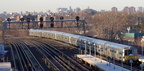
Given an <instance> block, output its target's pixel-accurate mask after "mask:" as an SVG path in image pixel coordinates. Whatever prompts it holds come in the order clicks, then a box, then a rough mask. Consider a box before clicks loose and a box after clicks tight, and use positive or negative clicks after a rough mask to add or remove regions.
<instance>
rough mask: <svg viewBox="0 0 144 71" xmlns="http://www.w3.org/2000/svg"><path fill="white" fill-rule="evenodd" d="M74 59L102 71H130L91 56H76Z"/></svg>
mask: <svg viewBox="0 0 144 71" xmlns="http://www.w3.org/2000/svg"><path fill="white" fill-rule="evenodd" d="M76 57H77V58H78V59H81V60H83V61H85V62H86V63H88V64H90V66H94V67H98V68H100V69H102V70H104V71H122V70H123V71H130V70H128V69H125V68H122V67H121V66H117V65H114V64H112V63H109V64H108V62H107V61H105V60H102V59H100V58H96V57H94V56H92V55H81V54H77V55H76Z"/></svg>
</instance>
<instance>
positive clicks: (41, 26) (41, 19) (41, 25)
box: [39, 17, 43, 29]
mask: <svg viewBox="0 0 144 71" xmlns="http://www.w3.org/2000/svg"><path fill="white" fill-rule="evenodd" d="M39 20H40V28H41V29H42V28H43V23H42V22H43V17H40V19H39Z"/></svg>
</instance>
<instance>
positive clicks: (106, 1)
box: [0, 0, 144, 12]
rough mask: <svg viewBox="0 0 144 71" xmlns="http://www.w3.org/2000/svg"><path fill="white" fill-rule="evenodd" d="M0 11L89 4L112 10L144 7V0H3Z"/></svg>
mask: <svg viewBox="0 0 144 71" xmlns="http://www.w3.org/2000/svg"><path fill="white" fill-rule="evenodd" d="M0 3H1V4H0V12H3V11H7V12H20V11H23V12H25V11H38V12H39V11H47V10H49V9H50V10H51V11H53V12H55V11H56V10H57V8H59V7H66V8H69V6H71V7H72V8H76V7H80V8H81V9H86V8H87V7H88V6H89V7H90V8H92V9H95V10H102V9H104V10H111V8H112V7H114V6H115V7H117V8H118V10H122V9H123V8H124V7H125V6H134V7H136V8H137V7H139V6H142V7H144V0H1V1H0Z"/></svg>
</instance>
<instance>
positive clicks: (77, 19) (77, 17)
mask: <svg viewBox="0 0 144 71" xmlns="http://www.w3.org/2000/svg"><path fill="white" fill-rule="evenodd" d="M79 19H80V18H79V16H76V21H77V27H78V26H79V23H78V21H79Z"/></svg>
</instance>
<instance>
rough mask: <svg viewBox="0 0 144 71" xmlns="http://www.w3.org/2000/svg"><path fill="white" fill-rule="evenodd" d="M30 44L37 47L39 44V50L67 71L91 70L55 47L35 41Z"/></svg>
mask: <svg viewBox="0 0 144 71" xmlns="http://www.w3.org/2000/svg"><path fill="white" fill-rule="evenodd" d="M30 43H33V44H35V45H38V44H39V49H40V50H41V51H43V52H45V54H48V55H49V57H51V58H52V59H53V60H55V61H56V62H58V63H59V64H60V66H63V67H62V68H65V70H70V71H73V70H76V71H88V70H89V69H86V68H85V67H83V66H82V65H81V64H79V63H77V62H76V61H75V60H73V59H72V58H70V57H68V56H66V55H65V54H64V53H62V52H60V51H59V50H57V49H54V47H52V46H48V45H47V44H44V43H42V42H38V41H35V40H33V41H31V42H30ZM42 47H43V48H42Z"/></svg>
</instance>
